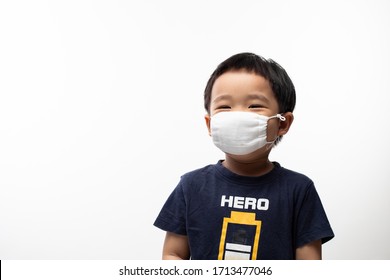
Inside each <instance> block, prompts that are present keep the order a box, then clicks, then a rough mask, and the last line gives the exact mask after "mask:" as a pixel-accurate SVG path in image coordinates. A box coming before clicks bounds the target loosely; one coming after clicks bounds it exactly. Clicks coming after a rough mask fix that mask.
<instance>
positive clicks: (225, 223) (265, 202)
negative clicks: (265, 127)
mask: <svg viewBox="0 0 390 280" xmlns="http://www.w3.org/2000/svg"><path fill="white" fill-rule="evenodd" d="M273 164H274V168H273V169H272V171H270V172H269V173H267V174H265V175H263V176H259V177H247V176H240V175H237V174H235V173H233V172H231V171H230V170H228V169H227V168H225V167H224V166H223V165H222V161H219V162H218V163H217V164H213V165H208V166H206V167H204V168H201V169H198V170H195V171H192V172H189V173H187V174H185V175H183V176H182V177H181V180H180V182H179V184H178V186H177V187H176V188H175V190H174V191H173V192H172V194H171V195H170V196H169V198H168V200H167V201H166V203H165V205H164V206H163V208H162V210H161V212H160V214H159V215H158V217H157V219H156V221H155V223H154V225H155V226H156V227H158V228H160V229H162V230H165V231H169V232H173V233H176V234H181V235H187V237H188V241H189V247H190V253H191V259H198V260H199V259H207V260H215V259H283V260H287V259H294V258H295V249H296V248H298V247H300V246H302V245H305V244H307V243H309V242H312V241H315V240H319V239H321V240H322V242H323V243H325V242H327V241H328V240H330V239H332V238H333V237H334V234H333V231H332V229H331V227H330V224H329V221H328V219H327V217H326V214H325V211H324V208H323V206H322V204H321V200H320V198H319V196H318V194H317V192H316V189H315V187H314V184H313V182H312V180H310V179H309V178H308V177H306V176H305V175H302V174H299V173H296V172H294V171H291V170H288V169H285V168H283V167H281V166H280V164H279V163H277V162H274V163H273Z"/></svg>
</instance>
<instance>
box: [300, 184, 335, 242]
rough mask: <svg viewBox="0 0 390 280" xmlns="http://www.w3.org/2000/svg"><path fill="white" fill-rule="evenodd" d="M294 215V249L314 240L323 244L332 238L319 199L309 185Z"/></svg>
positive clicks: (331, 231)
mask: <svg viewBox="0 0 390 280" xmlns="http://www.w3.org/2000/svg"><path fill="white" fill-rule="evenodd" d="M297 210H298V211H297V213H296V219H297V225H296V248H298V247H301V246H303V245H305V244H308V243H310V242H313V241H316V240H322V243H325V242H327V241H329V240H331V239H332V238H333V237H334V233H333V230H332V228H331V226H330V224H329V221H328V218H327V216H326V213H325V210H324V207H323V205H322V203H321V200H320V197H319V196H318V193H317V191H316V189H315V187H314V184H313V183H311V184H310V185H309V186H308V188H307V189H306V191H305V193H304V195H303V197H302V198H301V199H300V203H299V204H298V209H297Z"/></svg>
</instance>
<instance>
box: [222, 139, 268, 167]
mask: <svg viewBox="0 0 390 280" xmlns="http://www.w3.org/2000/svg"><path fill="white" fill-rule="evenodd" d="M272 147H273V144H266V145H265V146H264V147H262V148H260V149H257V150H256V151H254V152H252V153H249V154H246V155H233V154H229V153H225V158H226V160H233V161H235V162H237V163H242V164H251V163H260V162H265V163H266V162H268V156H269V154H270V152H271V150H272Z"/></svg>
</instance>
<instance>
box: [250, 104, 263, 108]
mask: <svg viewBox="0 0 390 280" xmlns="http://www.w3.org/2000/svg"><path fill="white" fill-rule="evenodd" d="M249 108H251V109H257V108H264V106H263V105H261V104H252V105H250V106H249Z"/></svg>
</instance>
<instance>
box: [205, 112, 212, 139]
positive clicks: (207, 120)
mask: <svg viewBox="0 0 390 280" xmlns="http://www.w3.org/2000/svg"><path fill="white" fill-rule="evenodd" d="M204 119H205V121H206V126H207V129H208V131H209V135H210V136H211V127H210V121H211V117H210V115H209V114H207V115H205V116H204Z"/></svg>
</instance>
